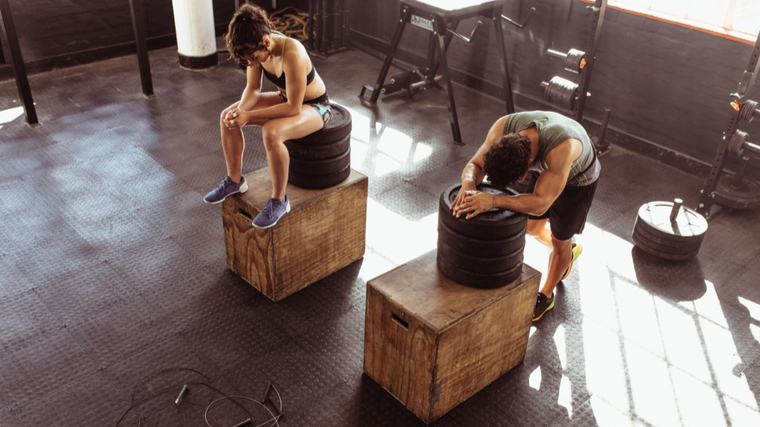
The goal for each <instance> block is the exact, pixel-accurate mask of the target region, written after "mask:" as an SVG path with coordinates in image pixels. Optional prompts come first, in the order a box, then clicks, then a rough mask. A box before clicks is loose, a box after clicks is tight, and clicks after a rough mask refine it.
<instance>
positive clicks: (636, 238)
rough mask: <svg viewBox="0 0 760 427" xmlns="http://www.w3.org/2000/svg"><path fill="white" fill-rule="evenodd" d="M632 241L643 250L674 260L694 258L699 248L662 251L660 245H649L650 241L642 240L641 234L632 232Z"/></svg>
mask: <svg viewBox="0 0 760 427" xmlns="http://www.w3.org/2000/svg"><path fill="white" fill-rule="evenodd" d="M632 237H633V242H634V243H636V246H637V247H638V248H639V249H641V250H643V251H644V252H647V253H649V254H651V255H654V256H657V257H660V258H664V259H671V260H675V261H684V260H688V259H692V258H694V257H695V256H696V255H697V253H698V252H699V248H697V250H696V251H688V252H682V253H670V252H666V251H663V247H662V246H651V242H649V241H647V240H644V239H642V238H641V235H638V234H636V233H635V232H634V233H633V236H632Z"/></svg>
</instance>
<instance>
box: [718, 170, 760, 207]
mask: <svg viewBox="0 0 760 427" xmlns="http://www.w3.org/2000/svg"><path fill="white" fill-rule="evenodd" d="M715 203H717V204H719V205H721V206H725V207H727V208H729V209H754V208H756V207H758V206H760V184H758V183H756V182H755V181H751V180H749V179H747V178H744V179H742V180H741V182H740V183H739V184H738V185H737V184H736V179H735V177H734V175H728V174H724V175H723V176H721V177H720V179H719V180H718V183H717V184H716V186H715Z"/></svg>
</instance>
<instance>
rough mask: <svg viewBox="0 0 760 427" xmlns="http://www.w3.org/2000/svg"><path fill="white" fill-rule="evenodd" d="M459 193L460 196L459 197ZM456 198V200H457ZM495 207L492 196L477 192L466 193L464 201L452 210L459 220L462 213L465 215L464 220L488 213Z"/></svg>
mask: <svg viewBox="0 0 760 427" xmlns="http://www.w3.org/2000/svg"><path fill="white" fill-rule="evenodd" d="M461 194H462V193H461V191H460V194H459V195H461ZM459 195H458V196H457V199H458V198H459ZM495 205H496V199H495V196H494V195H493V194H488V193H481V192H479V191H472V190H470V191H466V192H465V197H464V200H463V201H462V202H461V203H460V204H459V205H458V206H457V207H456V208H455V209H454V214H455V215H456V216H457V218H459V215H461V214H462V213H467V216H465V219H470V218H474V217H476V216H478V215H479V214H481V213H483V212H488V211H490V210H491V209H493V208H494V206H495Z"/></svg>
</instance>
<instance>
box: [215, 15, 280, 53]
mask: <svg viewBox="0 0 760 427" xmlns="http://www.w3.org/2000/svg"><path fill="white" fill-rule="evenodd" d="M274 31H275V27H274V24H272V21H270V20H269V18H268V17H267V13H266V12H265V11H264V9H262V8H260V7H258V6H256V5H254V4H250V3H245V4H243V5H242V6H240V10H238V11H237V12H235V15H234V16H233V17H232V20H231V21H230V25H229V26H228V28H227V34H225V35H224V40H225V42H226V44H227V51H228V52H229V53H230V56H231V57H232V58H233V59H234V60H236V61H237V62H238V63H239V64H240V65H242V66H244V67H246V66H249V65H250V64H249V63H248V56H250V55H252V54H253V53H254V52H256V51H259V50H265V49H266V48H267V47H266V45H264V43H263V39H264V36H265V35H267V34H271V33H272V32H274Z"/></svg>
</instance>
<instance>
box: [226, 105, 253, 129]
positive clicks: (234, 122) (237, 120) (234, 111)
mask: <svg viewBox="0 0 760 427" xmlns="http://www.w3.org/2000/svg"><path fill="white" fill-rule="evenodd" d="M247 117H248V114H247V112H245V111H242V110H240V109H239V108H231V109H230V110H229V111H227V114H226V115H225V116H224V124H225V126H227V129H230V130H232V129H240V128H242V127H243V126H245V124H246V123H248V120H247Z"/></svg>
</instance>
